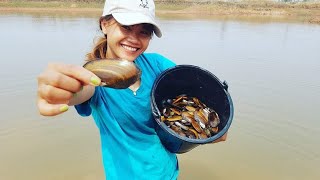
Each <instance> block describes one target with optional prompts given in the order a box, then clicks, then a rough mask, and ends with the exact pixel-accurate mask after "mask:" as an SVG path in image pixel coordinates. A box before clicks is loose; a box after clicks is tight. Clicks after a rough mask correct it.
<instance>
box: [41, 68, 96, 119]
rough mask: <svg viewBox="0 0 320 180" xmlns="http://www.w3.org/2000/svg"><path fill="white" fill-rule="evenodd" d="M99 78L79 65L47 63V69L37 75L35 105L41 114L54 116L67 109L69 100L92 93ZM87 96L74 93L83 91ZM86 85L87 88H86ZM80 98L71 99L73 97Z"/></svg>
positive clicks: (83, 99)
mask: <svg viewBox="0 0 320 180" xmlns="http://www.w3.org/2000/svg"><path fill="white" fill-rule="evenodd" d="M100 83H101V80H100V79H99V78H98V77H97V76H96V75H94V74H93V73H92V72H90V71H88V70H86V69H85V68H83V67H81V66H76V65H67V64H62V63H52V64H49V65H48V67H47V69H46V70H45V71H44V72H43V73H41V74H40V75H39V76H38V99H37V105H38V109H39V112H40V114H41V115H44V116H54V115H58V114H61V113H63V112H65V111H67V110H68V108H69V106H68V105H70V102H71V101H72V102H73V104H76V103H74V102H77V103H81V101H82V102H84V101H85V100H88V99H89V98H90V97H91V96H92V95H93V93H94V88H93V86H98V85H99V84H100ZM85 85H92V86H86V89H90V90H86V92H87V93H86V94H87V96H79V95H78V94H77V95H75V94H76V93H79V92H80V91H84V90H82V89H83V86H85ZM87 87H88V88H87ZM90 87H91V88H90ZM77 98H78V99H80V100H78V101H77V100H73V99H77Z"/></svg>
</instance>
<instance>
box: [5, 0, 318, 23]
mask: <svg viewBox="0 0 320 180" xmlns="http://www.w3.org/2000/svg"><path fill="white" fill-rule="evenodd" d="M156 6H157V15H158V16H160V17H162V16H164V17H165V16H177V17H204V16H206V17H211V18H214V17H216V18H219V17H220V18H221V17H237V18H254V17H259V18H271V19H278V20H279V19H291V20H293V19H295V20H297V21H301V22H304V23H313V24H320V2H318V3H307V2H304V3H274V2H266V1H263V2H259V1H252V2H215V3H210V4H185V3H184V4H174V5H173V4H168V3H157V4H156ZM102 7H103V4H99V3H71V2H63V3H62V2H33V1H30V2H24V3H19V2H9V1H5V2H1V1H0V14H3V13H40V14H41V13H44V14H45V13H80V14H83V13H86V14H92V15H99V14H101V12H102Z"/></svg>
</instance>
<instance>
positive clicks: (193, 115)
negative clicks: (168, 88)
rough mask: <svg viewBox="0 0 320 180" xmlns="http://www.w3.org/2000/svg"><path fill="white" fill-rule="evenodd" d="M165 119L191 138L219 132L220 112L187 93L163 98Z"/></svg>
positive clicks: (184, 135) (180, 132)
mask: <svg viewBox="0 0 320 180" xmlns="http://www.w3.org/2000/svg"><path fill="white" fill-rule="evenodd" d="M162 106H163V109H162V115H161V121H163V122H164V123H165V124H166V125H167V126H168V128H169V129H171V130H173V132H175V133H177V134H178V135H180V136H183V137H188V138H191V139H206V138H209V137H211V136H213V135H215V134H217V133H218V132H219V124H220V118H219V115H218V113H217V112H216V111H215V110H214V109H212V108H209V107H207V105H206V104H204V103H203V102H201V101H200V100H199V99H198V98H196V97H188V96H187V95H185V94H182V95H179V96H176V97H175V98H173V99H171V98H168V99H164V100H162Z"/></svg>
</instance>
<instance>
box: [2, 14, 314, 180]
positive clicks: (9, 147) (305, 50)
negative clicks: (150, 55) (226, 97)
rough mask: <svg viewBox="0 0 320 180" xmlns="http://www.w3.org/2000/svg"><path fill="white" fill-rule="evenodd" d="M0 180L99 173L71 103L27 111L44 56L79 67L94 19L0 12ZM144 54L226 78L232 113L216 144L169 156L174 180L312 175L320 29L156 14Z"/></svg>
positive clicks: (93, 132) (91, 138) (89, 131)
mask: <svg viewBox="0 0 320 180" xmlns="http://www.w3.org/2000/svg"><path fill="white" fill-rule="evenodd" d="M0 14H1V15H0V47H1V50H0V52H1V53H0V59H1V60H0V66H1V67H2V70H1V71H0V81H1V82H2V83H1V85H0V87H1V88H0V99H1V103H0V109H1V118H0V119H1V120H0V159H1V161H0V179H1V180H20V179H25V180H43V179H46V180H59V179H78V180H87V179H90V180H91V179H97V180H99V179H100V180H102V179H104V174H103V169H102V162H101V152H100V140H99V133H98V130H97V128H96V127H95V124H94V122H93V120H92V119H91V117H89V118H82V117H80V116H78V115H77V114H76V112H75V110H74V109H73V108H71V109H70V110H69V111H68V112H66V113H64V114H62V115H60V116H56V117H50V118H48V117H42V116H40V115H39V114H38V112H37V109H36V103H35V102H36V101H35V99H36V88H37V81H36V77H37V75H38V74H39V73H40V72H41V71H43V69H44V68H45V67H46V65H47V63H48V62H52V61H57V62H67V63H73V64H82V63H83V59H84V55H85V54H86V53H87V52H88V51H89V50H90V48H91V47H92V45H93V38H94V37H97V36H99V35H101V34H100V33H99V31H98V24H97V17H96V16H85V15H81V16H60V15H55V14H53V15H51V14H50V15H41V14H36V15H34V14H15V13H10V14H9V13H8V14H6V13H0ZM161 25H162V27H163V32H164V36H163V38H161V39H158V38H157V37H154V38H153V39H152V41H151V44H150V47H149V49H148V50H147V51H149V52H158V53H161V54H163V55H164V56H166V57H168V58H170V59H172V60H174V61H175V62H176V63H177V64H193V65H198V66H201V67H204V68H206V69H208V70H209V71H211V72H212V73H214V74H215V75H216V76H217V77H218V78H220V79H221V80H226V81H227V82H228V84H229V92H230V94H231V96H232V98H233V101H234V107H235V114H234V119H233V123H232V126H231V128H230V131H229V133H228V140H227V141H226V142H224V143H218V144H210V145H203V146H199V147H197V148H195V149H194V150H192V151H190V152H188V153H185V154H181V155H178V158H179V162H180V169H181V173H180V178H179V179H182V180H184V179H186V180H192V179H214V180H234V179H237V180H242V179H260V180H269V179H273V180H295V179H296V180H300V179H306V180H317V179H320V171H319V165H320V141H319V137H320V121H319V115H320V113H319V107H320V53H319V50H320V45H319V44H320V33H319V32H320V26H319V25H311V24H302V23H295V22H272V21H267V22H266V21H257V20H255V21H243V20H235V19H232V20H228V19H210V18H193V19H190V18H188V19H187V18H186V19H184V18H179V19H177V18H173V17H171V18H170V17H165V18H162V19H161Z"/></svg>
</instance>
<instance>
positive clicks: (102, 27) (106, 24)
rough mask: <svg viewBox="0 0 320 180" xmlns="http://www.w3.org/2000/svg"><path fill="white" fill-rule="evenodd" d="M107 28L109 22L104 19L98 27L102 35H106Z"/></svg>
mask: <svg viewBox="0 0 320 180" xmlns="http://www.w3.org/2000/svg"><path fill="white" fill-rule="evenodd" d="M108 26H109V22H108V21H107V20H105V19H103V20H101V22H100V27H101V30H102V32H103V34H107V27H108Z"/></svg>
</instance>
